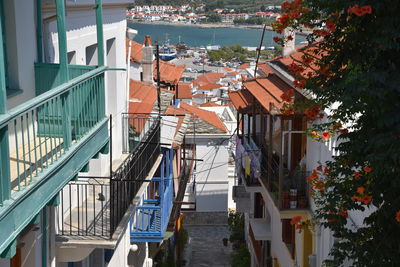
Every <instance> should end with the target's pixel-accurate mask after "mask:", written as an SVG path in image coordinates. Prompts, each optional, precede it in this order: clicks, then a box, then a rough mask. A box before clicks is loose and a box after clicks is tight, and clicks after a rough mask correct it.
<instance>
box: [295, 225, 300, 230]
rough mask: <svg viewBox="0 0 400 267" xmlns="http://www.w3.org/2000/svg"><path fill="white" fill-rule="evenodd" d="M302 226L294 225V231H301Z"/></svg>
mask: <svg viewBox="0 0 400 267" xmlns="http://www.w3.org/2000/svg"><path fill="white" fill-rule="evenodd" d="M301 227H302V225H301V224H296V226H295V227H294V228H295V229H296V230H301Z"/></svg>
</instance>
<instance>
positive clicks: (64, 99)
mask: <svg viewBox="0 0 400 267" xmlns="http://www.w3.org/2000/svg"><path fill="white" fill-rule="evenodd" d="M56 12H57V32H58V53H59V60H60V82H61V83H65V82H68V80H69V73H68V56H67V32H66V29H65V8H64V0H56ZM69 102H70V98H69V93H64V94H63V95H61V105H62V111H63V112H62V118H63V133H64V136H63V138H64V144H65V148H66V149H68V148H69V147H70V146H71V143H72V133H71V112H70V103H69Z"/></svg>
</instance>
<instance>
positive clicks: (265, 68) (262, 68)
mask: <svg viewBox="0 0 400 267" xmlns="http://www.w3.org/2000/svg"><path fill="white" fill-rule="evenodd" d="M257 68H258V70H259V71H261V72H262V73H263V75H268V74H272V73H273V72H272V70H271V69H270V68H269V67H268V65H267V64H265V63H259V64H258V65H257Z"/></svg>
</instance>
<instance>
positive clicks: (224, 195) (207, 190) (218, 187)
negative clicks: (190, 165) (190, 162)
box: [187, 135, 229, 211]
mask: <svg viewBox="0 0 400 267" xmlns="http://www.w3.org/2000/svg"><path fill="white" fill-rule="evenodd" d="M227 138H228V136H227V135H220V136H217V135H212V136H204V135H202V136H199V135H196V141H195V143H196V158H197V159H202V160H203V161H196V172H195V173H196V211H227V210H228V187H229V184H228V157H229V153H228V140H223V139H227ZM188 139H189V140H188ZM188 139H187V141H188V143H190V142H193V140H192V139H191V138H190V137H189V138H188Z"/></svg>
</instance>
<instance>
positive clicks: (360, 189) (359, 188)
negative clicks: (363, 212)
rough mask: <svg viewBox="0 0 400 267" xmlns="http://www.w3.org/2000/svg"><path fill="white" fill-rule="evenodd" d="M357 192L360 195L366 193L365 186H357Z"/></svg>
mask: <svg viewBox="0 0 400 267" xmlns="http://www.w3.org/2000/svg"><path fill="white" fill-rule="evenodd" d="M357 193H359V194H360V195H364V193H365V188H364V187H362V186H360V187H358V188H357Z"/></svg>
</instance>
